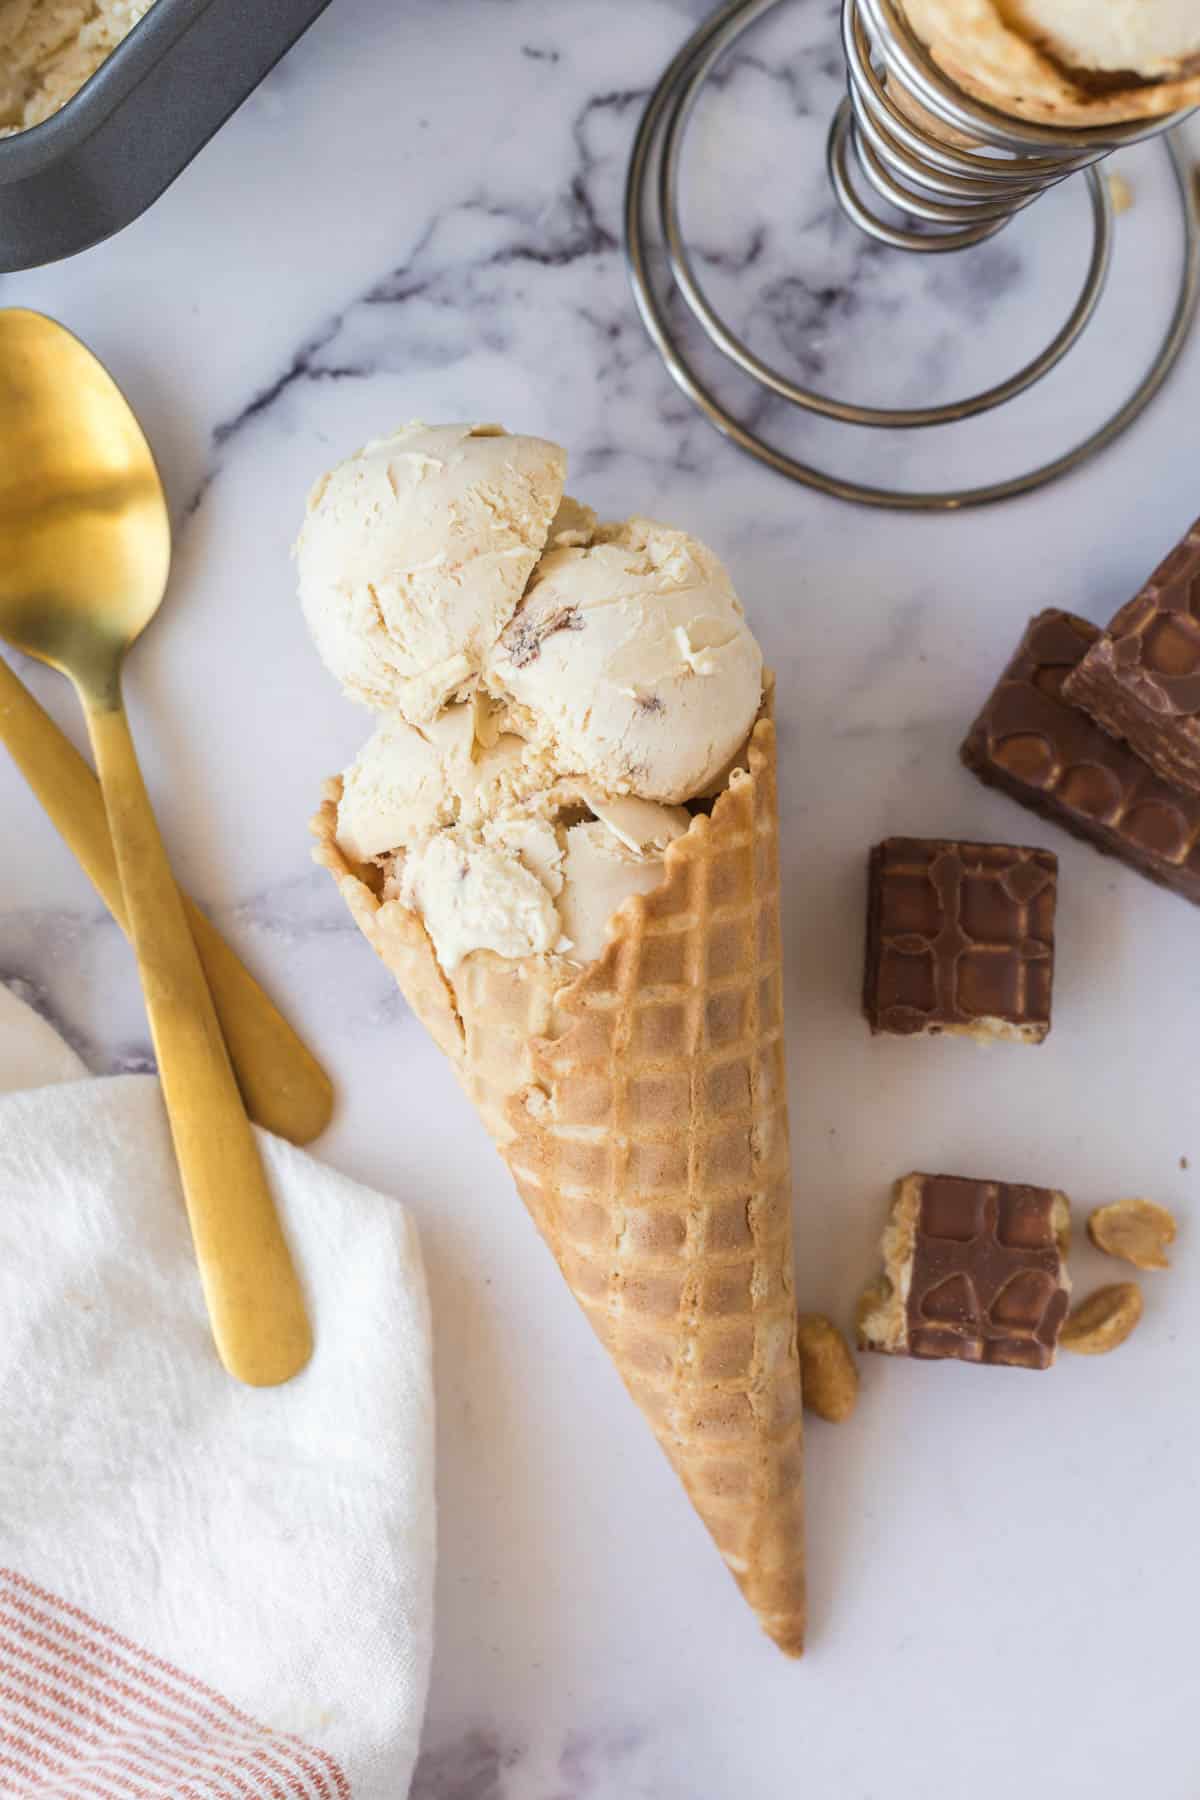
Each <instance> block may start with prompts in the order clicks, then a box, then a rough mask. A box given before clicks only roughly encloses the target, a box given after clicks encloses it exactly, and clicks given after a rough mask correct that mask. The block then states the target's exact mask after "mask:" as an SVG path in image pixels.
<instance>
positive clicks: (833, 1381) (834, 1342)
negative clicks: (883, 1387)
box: [796, 1313, 858, 1425]
mask: <svg viewBox="0 0 1200 1800" xmlns="http://www.w3.org/2000/svg"><path fill="white" fill-rule="evenodd" d="M796 1347H797V1349H798V1350H799V1352H800V1384H801V1388H802V1390H803V1393H804V1404H805V1406H806V1407H807V1408H808V1410H809V1411H810V1412H815V1413H816V1415H817V1417H818V1419H828V1420H829V1421H830V1423H831V1424H833V1425H840V1424H841V1422H842V1420H843V1419H848V1418H849V1417H850V1414H851V1413H852V1412H853V1411H854V1403H855V1401H856V1400H857V1399H858V1366H857V1364H856V1363H855V1361H854V1357H853V1355H852V1354H851V1351H850V1346H849V1344H848V1343H847V1342H846V1340H845V1338H844V1337H843V1336H842V1334H841V1332H840V1331H839V1330H838V1328H837V1326H836V1325H835V1324H834V1323H833V1321H832V1320H831V1319H826V1318H824V1317H822V1315H821V1314H820V1313H801V1314H800V1316H799V1318H798V1319H797V1320H796Z"/></svg>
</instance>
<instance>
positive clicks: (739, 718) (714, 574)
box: [484, 518, 762, 802]
mask: <svg viewBox="0 0 1200 1800" xmlns="http://www.w3.org/2000/svg"><path fill="white" fill-rule="evenodd" d="M484 679H485V681H486V683H487V685H488V686H489V688H490V689H491V691H492V692H494V693H496V694H500V695H506V696H510V697H511V698H512V700H513V701H515V702H516V709H515V714H514V720H515V722H516V723H517V724H518V726H519V728H520V729H521V730H522V731H525V732H527V733H528V734H529V735H530V736H531V737H534V738H542V739H546V740H549V741H550V742H551V743H552V744H553V747H554V755H555V758H556V760H557V762H558V765H559V767H560V768H561V769H562V770H563V771H564V772H570V773H572V774H578V775H580V776H585V777H590V778H591V779H592V780H593V781H595V782H596V783H598V784H599V785H600V786H601V787H602V788H603V789H604V790H605V791H607V792H608V793H611V794H634V795H639V796H641V797H642V798H644V799H648V800H659V801H671V802H678V801H683V800H687V799H691V798H693V797H694V796H696V795H697V794H700V793H702V792H703V791H704V789H705V788H706V787H707V786H708V785H709V783H711V782H712V781H713V780H714V779H715V778H716V777H717V776H718V775H719V774H720V773H721V772H722V771H723V770H724V769H725V768H726V767H727V766H728V764H729V761H730V758H731V757H732V756H733V755H734V754H735V753H736V751H737V750H738V749H739V747H740V746H741V745H742V744H743V743H744V742H745V740H746V737H747V734H748V733H749V730H750V727H751V725H752V724H753V722H754V717H755V714H756V712H757V711H758V706H759V701H760V699H761V697H762V653H761V651H760V650H759V648H758V644H757V643H756V641H755V639H754V637H753V635H752V633H751V631H750V629H749V627H748V625H747V624H746V619H745V615H744V613H743V611H742V605H741V602H740V600H739V599H738V597H737V594H736V593H735V592H734V589H733V585H732V583H731V582H730V579H729V576H728V575H727V573H726V571H725V569H724V567H723V565H722V564H721V562H720V561H719V560H718V559H717V557H716V556H714V554H713V552H712V551H711V550H709V549H708V548H707V546H706V545H704V544H702V543H700V542H699V540H698V539H696V538H693V537H690V536H689V535H688V534H687V533H686V532H684V531H675V530H672V529H671V528H670V527H668V526H666V525H658V524H655V523H654V522H653V521H652V520H649V519H636V518H635V519H630V520H628V521H627V522H626V523H625V524H623V525H609V526H602V527H601V528H600V529H599V530H598V531H597V533H596V535H595V538H594V541H593V542H592V544H591V545H589V546H581V547H575V546H565V547H562V548H559V549H552V550H549V551H547V553H546V554H545V556H543V557H542V559H541V561H540V562H539V564H538V565H537V568H536V570H535V571H534V574H533V578H532V580H531V581H530V585H529V588H528V591H527V593H526V595H525V598H524V599H523V601H522V602H521V605H520V607H519V608H518V610H517V612H516V614H515V616H514V617H513V620H512V622H511V624H510V625H509V626H508V627H507V629H506V630H505V632H504V633H503V635H502V636H501V638H500V641H499V644H498V645H497V646H496V649H495V651H494V652H493V653H492V654H491V655H490V656H489V657H488V658H487V659H486V661H485V665H484Z"/></svg>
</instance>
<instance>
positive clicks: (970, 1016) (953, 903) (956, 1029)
mask: <svg viewBox="0 0 1200 1800" xmlns="http://www.w3.org/2000/svg"><path fill="white" fill-rule="evenodd" d="M1057 892H1058V858H1057V857H1056V856H1055V855H1054V854H1053V852H1051V851H1049V850H1027V849H1023V848H1021V847H1018V846H1016V845H1010V844H965V843H952V842H948V841H946V840H943V839H936V838H888V839H887V840H886V842H885V843H882V844H877V845H876V847H875V849H874V850H872V852H871V864H870V891H869V896H868V903H867V952H866V973H865V978H864V983H863V1011H864V1012H865V1013H866V1016H867V1022H868V1023H869V1025H870V1027H871V1030H872V1031H873V1032H892V1033H894V1034H896V1035H898V1036H903V1037H933V1036H937V1035H939V1034H941V1033H948V1034H952V1035H955V1036H959V1037H972V1038H976V1039H978V1040H982V1041H987V1042H990V1041H993V1040H995V1039H997V1038H1008V1039H1012V1040H1015V1041H1016V1042H1018V1043H1030V1044H1040V1043H1041V1042H1042V1040H1043V1038H1044V1037H1045V1036H1046V1033H1047V1032H1048V1031H1049V1029H1050V997H1051V988H1052V985H1053V979H1054V909H1055V901H1056V898H1057Z"/></svg>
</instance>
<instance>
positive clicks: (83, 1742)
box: [0, 987, 435, 1800]
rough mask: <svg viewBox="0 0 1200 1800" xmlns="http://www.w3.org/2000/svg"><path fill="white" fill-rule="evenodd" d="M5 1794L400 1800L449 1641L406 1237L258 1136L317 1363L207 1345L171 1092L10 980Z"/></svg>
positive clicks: (3, 1423) (3, 1152) (5, 1193)
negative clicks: (167, 1101) (225, 1357)
mask: <svg viewBox="0 0 1200 1800" xmlns="http://www.w3.org/2000/svg"><path fill="white" fill-rule="evenodd" d="M0 1088H3V1089H7V1090H14V1089H19V1090H20V1091H6V1092H3V1093H0V1795H4V1796H6V1797H8V1796H12V1797H14V1800H15V1797H17V1796H19V1797H20V1800H301V1797H303V1800H402V1797H403V1796H404V1795H406V1794H407V1793H408V1790H409V1785H410V1782H411V1779H412V1771H413V1765H414V1763H415V1760H416V1754H417V1739H418V1734H419V1731H420V1726H421V1718H422V1714H423V1711H424V1705H425V1694H426V1687H427V1682H428V1675H429V1662H430V1653H431V1646H432V1619H433V1570H434V1551H435V1543H434V1492H433V1389H432V1378H431V1359H430V1333H429V1309H428V1300H427V1296H426V1290H425V1279H424V1273H423V1270H422V1265H421V1256H420V1250H419V1247H418V1244H417V1239H416V1234H415V1231H414V1229H413V1226H412V1223H411V1221H410V1220H409V1218H408V1216H407V1214H406V1213H405V1211H404V1209H403V1208H402V1207H401V1206H399V1205H398V1204H397V1203H396V1202H395V1201H392V1200H388V1199H385V1198H383V1197H382V1196H380V1195H378V1194H374V1193H370V1192H369V1191H367V1190H366V1189H364V1188H360V1187H357V1186H355V1185H354V1184H353V1183H352V1182H349V1181H346V1180H343V1179H342V1178H341V1177H339V1176H337V1175H335V1174H333V1173H332V1172H331V1171H330V1170H328V1169H325V1168H323V1167H322V1166H321V1164H320V1163H318V1162H315V1161H314V1160H313V1159H312V1158H311V1157H309V1156H307V1155H305V1154H304V1153H302V1152H301V1151H298V1150H295V1149H293V1148H292V1146H291V1145H289V1144H285V1143H283V1142H281V1141H280V1140H278V1139H275V1138H272V1137H270V1136H268V1135H267V1134H266V1133H259V1143H260V1146H261V1148H262V1152H263V1156H264V1159H265V1163H266V1168H267V1173H268V1176H269V1178H270V1181H271V1186H272V1188H273V1190H274V1192H275V1194H276V1196H277V1198H278V1201H279V1205H280V1208H281V1212H282V1215H283V1218H284V1222H285V1227H286V1230H287V1233H288V1237H289V1240H290V1242H291V1244H292V1247H293V1250H294V1252H295V1255H296V1258H297V1262H298V1264H299V1267H300V1269H301V1272H302V1275H303V1278H304V1282H305V1286H306V1290H307V1294H308V1298H309V1304H310V1307H311V1311H312V1318H313V1324H314V1329H315V1335H316V1353H315V1355H314V1357H313V1361H312V1363H311V1364H310V1366H309V1368H308V1369H306V1370H305V1371H304V1373H303V1374H302V1375H300V1376H299V1377H298V1378H297V1379H296V1380H294V1381H292V1382H290V1383H289V1384H288V1385H287V1386H286V1387H282V1388H276V1389H270V1390H258V1391H255V1390H251V1389H249V1388H244V1387H241V1386H240V1385H238V1384H237V1383H236V1382H234V1381H231V1380H230V1378H229V1377H228V1376H227V1375H226V1374H225V1373H224V1372H223V1370H222V1369H221V1367H220V1365H219V1364H218V1362H217V1360H216V1356H215V1354H214V1352H213V1348H212V1343H211V1339H210V1337H209V1333H208V1327H207V1324H206V1320H205V1313H204V1306H203V1301H202V1298H201V1294H200V1287H199V1281H198V1278H197V1274H196V1266H195V1259H194V1257H193V1254H192V1250H191V1245H190V1240H189V1237H188V1231H187V1224H186V1219H185V1216H184V1210H183V1199H182V1195H181V1193H180V1189H179V1181H178V1176H177V1174H176V1171H175V1166H174V1162H173V1159H172V1155H171V1145H170V1138H169V1135H168V1128H167V1122H166V1116H165V1113H164V1111H163V1106H162V1100H161V1096H160V1092H159V1086H158V1082H157V1080H156V1079H155V1078H154V1077H152V1076H147V1075H121V1076H114V1077H110V1078H101V1077H88V1076H87V1075H86V1072H85V1071H84V1069H83V1066H82V1064H81V1063H80V1062H79V1061H78V1059H77V1058H76V1057H75V1056H74V1055H73V1053H72V1052H71V1051H70V1050H69V1049H68V1048H67V1046H66V1045H64V1044H63V1043H62V1041H61V1039H59V1038H58V1037H57V1035H56V1034H55V1033H54V1032H53V1031H52V1030H51V1029H50V1027H49V1026H47V1025H46V1024H45V1023H44V1021H43V1020H41V1019H40V1018H38V1017H37V1016H36V1014H34V1013H32V1012H31V1011H30V1010H29V1009H28V1008H27V1007H26V1006H24V1005H22V1004H21V1003H20V1002H19V1001H18V1000H17V999H16V998H15V997H14V996H13V995H12V994H11V993H9V992H8V991H7V990H5V989H4V988H3V987H0Z"/></svg>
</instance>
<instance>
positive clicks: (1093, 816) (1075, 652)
mask: <svg viewBox="0 0 1200 1800" xmlns="http://www.w3.org/2000/svg"><path fill="white" fill-rule="evenodd" d="M1099 636H1100V633H1099V631H1098V630H1097V629H1096V627H1095V626H1094V625H1089V624H1088V622H1087V620H1086V619H1078V618H1075V617H1074V616H1073V615H1072V614H1071V613H1065V612H1044V613H1039V614H1038V616H1037V618H1036V619H1034V620H1033V621H1032V622H1031V623H1030V625H1029V628H1028V630H1027V631H1026V633H1025V636H1024V637H1023V638H1022V640H1021V643H1020V645H1019V647H1018V649H1017V653H1016V655H1015V656H1014V657H1013V660H1012V662H1011V663H1010V664H1009V665H1008V667H1007V669H1005V671H1004V673H1003V675H1002V676H1001V677H1000V680H999V682H998V683H997V685H996V688H995V691H994V692H993V694H992V696H991V698H990V699H989V700H988V702H987V704H986V706H985V707H984V709H983V711H982V712H981V713H980V715H979V717H978V719H977V720H976V721H975V724H974V726H973V727H972V729H971V734H970V736H969V737H968V738H967V741H966V743H965V744H964V745H963V747H962V759H963V761H964V763H966V765H967V767H968V769H970V770H971V771H972V772H973V773H974V774H976V775H978V777H979V779H980V780H981V781H984V782H987V784H988V785H989V786H990V787H998V788H1002V789H1003V791H1004V792H1005V793H1006V794H1010V795H1011V796H1012V798H1013V799H1014V800H1017V801H1019V802H1020V804H1021V805H1022V806H1027V807H1029V809H1030V810H1031V811H1032V812H1035V813H1040V814H1041V816H1042V817H1043V818H1046V819H1050V820H1052V821H1053V822H1054V823H1055V824H1056V825H1061V826H1062V827H1063V828H1064V829H1065V830H1067V831H1069V832H1071V833H1073V835H1074V836H1075V837H1079V838H1084V839H1085V840H1086V841H1087V842H1088V843H1090V844H1094V845H1095V846H1096V848H1097V849H1098V850H1102V851H1104V853H1105V854H1106V855H1108V856H1116V857H1119V858H1120V859H1121V861H1122V862H1126V863H1129V864H1130V866H1131V867H1132V868H1135V869H1137V870H1138V871H1139V872H1140V873H1141V874H1143V875H1146V876H1148V877H1149V878H1150V880H1151V881H1157V882H1159V883H1160V884H1161V886H1163V887H1167V888H1171V889H1172V890H1173V891H1174V892H1175V893H1177V894H1182V895H1183V896H1184V898H1185V899H1186V900H1190V901H1191V902H1192V903H1193V905H1200V795H1196V794H1188V793H1184V792H1182V791H1181V790H1180V789H1178V788H1172V787H1168V786H1167V784H1166V782H1164V781H1160V780H1159V778H1158V776H1157V775H1155V774H1153V773H1152V772H1151V770H1150V769H1149V768H1148V767H1147V765H1146V764H1145V763H1144V762H1143V761H1142V759H1141V757H1140V756H1135V755H1134V753H1133V751H1132V750H1131V749H1130V748H1129V746H1128V745H1127V744H1122V743H1118V741H1117V739H1116V738H1113V737H1110V736H1109V735H1108V733H1107V732H1106V731H1102V730H1101V729H1100V727H1099V725H1097V724H1096V723H1095V722H1094V721H1093V720H1092V719H1089V718H1088V716H1087V714H1086V713H1084V712H1081V711H1080V710H1079V708H1078V707H1075V706H1070V705H1068V703H1067V702H1066V701H1065V700H1064V699H1063V685H1064V683H1065V681H1066V679H1067V677H1068V676H1069V675H1070V673H1071V671H1072V669H1075V668H1077V667H1078V665H1079V664H1080V663H1081V662H1082V661H1083V658H1084V657H1085V656H1086V655H1087V652H1088V650H1089V649H1090V647H1091V646H1092V645H1093V644H1094V643H1095V642H1096V640H1097V638H1098V637H1099Z"/></svg>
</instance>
